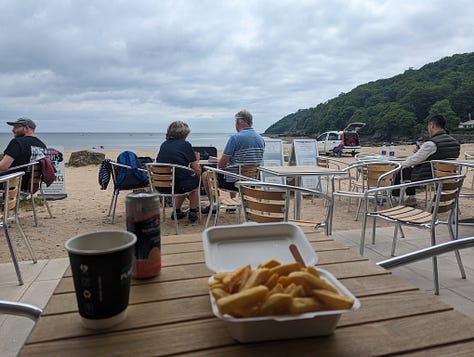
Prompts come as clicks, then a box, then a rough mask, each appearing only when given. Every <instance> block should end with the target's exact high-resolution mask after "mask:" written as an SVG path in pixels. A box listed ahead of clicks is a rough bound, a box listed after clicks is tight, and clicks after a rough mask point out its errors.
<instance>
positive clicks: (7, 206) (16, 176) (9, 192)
mask: <svg viewBox="0 0 474 357" xmlns="http://www.w3.org/2000/svg"><path fill="white" fill-rule="evenodd" d="M24 174H25V173H24V172H16V173H13V174H10V175H7V176H3V177H2V178H1V180H0V182H2V183H3V185H4V187H3V190H4V191H3V199H2V201H3V207H2V208H3V219H4V220H7V219H8V217H9V216H10V212H12V211H14V214H16V213H17V210H18V204H19V202H20V200H19V197H20V186H21V179H22V176H23V175H24Z"/></svg>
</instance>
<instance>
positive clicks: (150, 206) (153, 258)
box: [125, 192, 161, 279]
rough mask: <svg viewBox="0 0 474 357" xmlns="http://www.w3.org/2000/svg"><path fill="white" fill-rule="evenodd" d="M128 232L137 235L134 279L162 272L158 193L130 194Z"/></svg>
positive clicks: (128, 196) (126, 202)
mask: <svg viewBox="0 0 474 357" xmlns="http://www.w3.org/2000/svg"><path fill="white" fill-rule="evenodd" d="M125 204H126V211H127V231H129V232H132V233H135V235H136V236H137V242H136V243H135V264H134V269H133V272H132V277H134V278H137V279H143V278H151V277H153V276H155V275H157V274H158V273H159V272H160V271H161V236H160V198H159V195H158V194H157V193H149V192H139V193H129V194H128V195H127V198H126V201H125Z"/></svg>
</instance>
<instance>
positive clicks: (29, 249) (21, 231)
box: [15, 214, 37, 264]
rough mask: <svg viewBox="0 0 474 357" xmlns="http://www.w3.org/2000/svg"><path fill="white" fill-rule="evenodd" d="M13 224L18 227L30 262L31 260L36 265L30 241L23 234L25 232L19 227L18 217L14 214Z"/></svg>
mask: <svg viewBox="0 0 474 357" xmlns="http://www.w3.org/2000/svg"><path fill="white" fill-rule="evenodd" d="M15 224H16V226H17V227H18V230H19V231H20V234H21V237H22V238H23V241H24V242H25V246H26V248H27V249H28V253H30V257H31V260H33V263H35V264H36V263H37V260H36V255H35V253H34V252H33V248H32V247H31V243H30V240H29V239H28V237H27V236H26V234H25V231H24V230H23V228H22V227H21V224H20V220H19V219H18V216H17V215H16V214H15Z"/></svg>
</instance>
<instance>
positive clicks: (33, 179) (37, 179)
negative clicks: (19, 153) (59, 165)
mask: <svg viewBox="0 0 474 357" xmlns="http://www.w3.org/2000/svg"><path fill="white" fill-rule="evenodd" d="M30 167H31V171H30V177H29V180H28V184H27V185H28V186H27V187H28V189H27V190H26V191H25V190H22V192H23V193H27V194H28V195H29V197H30V199H31V206H32V208H33V218H34V220H35V226H38V214H37V212H36V204H35V193H38V194H37V196H38V197H40V198H41V199H42V200H43V202H44V205H45V206H46V209H47V211H48V214H49V218H53V215H52V213H51V209H50V208H49V204H48V200H47V199H46V198H45V196H44V192H43V188H42V185H41V182H42V173H41V166H40V164H39V163H38V162H35V163H33V164H32V165H31V166H30ZM27 172H28V171H27Z"/></svg>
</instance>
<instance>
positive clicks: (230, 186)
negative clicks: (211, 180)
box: [217, 174, 239, 191]
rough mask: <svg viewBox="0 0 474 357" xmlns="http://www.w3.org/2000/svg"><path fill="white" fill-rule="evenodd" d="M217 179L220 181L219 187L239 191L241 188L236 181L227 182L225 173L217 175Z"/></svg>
mask: <svg viewBox="0 0 474 357" xmlns="http://www.w3.org/2000/svg"><path fill="white" fill-rule="evenodd" d="M217 181H218V182H219V188H222V189H223V190H229V191H238V190H239V189H238V188H237V187H235V185H234V183H235V182H237V181H234V182H227V180H226V178H225V175H223V174H218V175H217Z"/></svg>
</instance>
